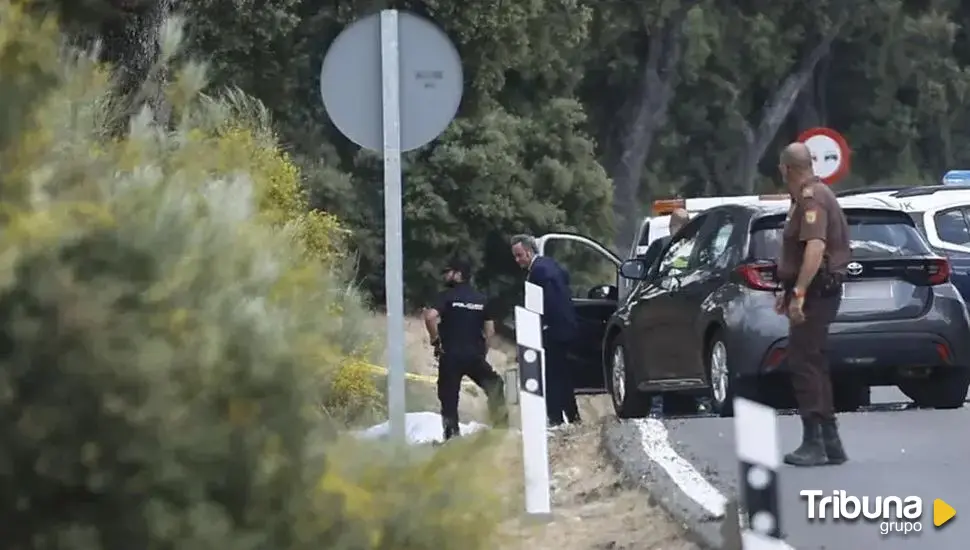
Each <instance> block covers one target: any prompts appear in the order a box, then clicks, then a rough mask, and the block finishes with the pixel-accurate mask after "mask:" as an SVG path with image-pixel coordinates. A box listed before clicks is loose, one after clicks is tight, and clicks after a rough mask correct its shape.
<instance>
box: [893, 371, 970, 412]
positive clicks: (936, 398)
mask: <svg viewBox="0 0 970 550" xmlns="http://www.w3.org/2000/svg"><path fill="white" fill-rule="evenodd" d="M897 387H899V391H901V392H903V394H905V395H906V397H908V398H910V399H912V400H913V402H914V403H916V405H917V406H918V407H933V408H936V409H956V408H959V407H962V406H963V402H964V401H965V400H966V398H967V389H968V388H970V369H965V368H959V367H942V368H939V369H936V370H935V371H933V372H932V373H930V375H929V376H927V377H926V378H912V379H909V380H903V381H900V382H899V384H897Z"/></svg>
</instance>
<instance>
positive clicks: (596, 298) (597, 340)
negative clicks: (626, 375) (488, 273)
mask: <svg viewBox="0 0 970 550" xmlns="http://www.w3.org/2000/svg"><path fill="white" fill-rule="evenodd" d="M565 243H568V244H567V245H566V246H563V244H565ZM536 244H537V245H538V247H539V255H541V256H543V255H548V256H551V257H553V258H555V259H556V260H557V261H558V262H559V263H560V264H561V265H562V266H563V268H565V269H566V270H567V271H569V273H570V281H571V284H572V292H573V304H574V305H575V306H576V314H577V317H578V318H579V319H578V320H579V331H578V334H577V336H576V338H575V340H574V342H573V344H572V345H571V346H570V349H569V351H568V354H567V358H568V362H569V364H568V368H569V369H570V370H571V371H572V375H573V380H574V382H575V385H576V392H577V393H602V392H604V391H606V385H605V381H604V380H603V338H604V336H605V331H606V322H607V321H608V320H609V318H610V316H611V315H613V312H615V311H616V306H617V299H618V287H619V278H620V276H619V266H620V263H622V261H621V260H620V258H619V257H618V256H617V255H616V254H614V253H613V252H612V251H610V250H609V249H608V248H606V247H605V246H603V245H602V244H600V243H598V242H596V241H595V240H593V239H590V238H588V237H583V236H581V235H575V234H571V233H550V234H548V235H543V236H542V237H539V238H538V239H536ZM562 248H568V250H566V251H563V250H561V249H562ZM557 252H565V253H564V254H562V255H561V256H560V255H557ZM591 260H592V261H594V262H595V263H596V264H597V265H598V267H599V269H598V270H597V269H595V268H594V269H590V268H591V267H592V266H591V265H589V264H590V263H591ZM596 260H599V261H598V262H597V261H596ZM577 262H579V263H580V265H575V264H576V263H577ZM571 264H572V265H571ZM591 274H592V275H591ZM589 277H592V278H593V279H595V280H589ZM598 277H600V278H602V279H603V280H599V279H598ZM584 279H585V280H584Z"/></svg>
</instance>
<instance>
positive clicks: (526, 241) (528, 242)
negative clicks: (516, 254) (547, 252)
mask: <svg viewBox="0 0 970 550" xmlns="http://www.w3.org/2000/svg"><path fill="white" fill-rule="evenodd" d="M517 244H521V245H522V247H523V248H525V249H526V250H531V251H532V253H533V254H538V253H539V245H537V244H536V238H535V237H533V236H532V235H525V234H522V235H516V236H514V237H512V246H515V245H517Z"/></svg>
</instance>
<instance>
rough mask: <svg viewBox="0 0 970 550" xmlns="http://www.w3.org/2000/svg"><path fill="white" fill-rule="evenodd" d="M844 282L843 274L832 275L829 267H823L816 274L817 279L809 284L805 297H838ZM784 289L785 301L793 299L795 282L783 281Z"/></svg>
mask: <svg viewBox="0 0 970 550" xmlns="http://www.w3.org/2000/svg"><path fill="white" fill-rule="evenodd" d="M843 282H845V276H844V275H843V274H842V273H838V272H836V273H832V272H831V271H829V270H828V267H827V266H823V267H822V268H821V269H819V271H818V273H816V274H815V278H813V279H812V282H811V283H809V285H808V288H807V289H805V297H806V298H808V297H813V298H830V297H832V296H838V295H839V293H841V292H842V283H843ZM782 288H783V289H784V291H785V300H786V301H787V300H789V299H791V293H792V291H793V290H794V289H795V281H794V280H790V281H782Z"/></svg>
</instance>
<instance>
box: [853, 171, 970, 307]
mask: <svg viewBox="0 0 970 550" xmlns="http://www.w3.org/2000/svg"><path fill="white" fill-rule="evenodd" d="M961 172H962V171H961ZM951 174H952V172H950V173H948V174H947V175H948V176H949V175H951ZM968 177H970V173H968ZM954 181H957V180H956V179H955V178H951V183H949V184H944V185H930V186H924V187H895V188H890V187H870V188H861V189H852V190H848V191H842V192H840V193H838V196H840V197H846V196H866V197H873V198H876V199H878V200H880V201H882V202H885V203H886V204H887V205H893V206H895V207H897V208H899V209H900V210H902V211H904V212H906V213H907V214H909V216H910V217H911V218H913V221H914V222H916V227H917V228H919V230H920V232H921V233H922V234H923V235H924V236H925V237H926V240H927V242H929V244H930V247H931V248H933V250H934V252H936V253H937V254H940V255H942V256H946V257H947V258H948V259H949V260H950V266H951V269H952V272H951V278H950V279H951V281H952V282H953V284H954V286H956V287H957V289H958V290H959V291H960V294H961V295H962V296H963V298H964V300H966V301H967V302H968V303H970V185H961V184H956V183H953V182H954ZM967 181H968V183H970V180H967Z"/></svg>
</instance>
